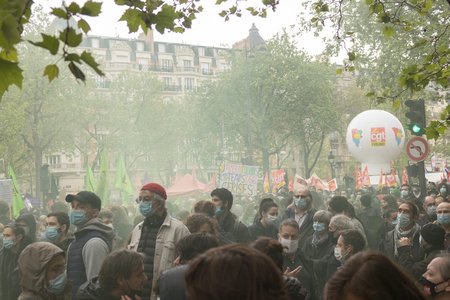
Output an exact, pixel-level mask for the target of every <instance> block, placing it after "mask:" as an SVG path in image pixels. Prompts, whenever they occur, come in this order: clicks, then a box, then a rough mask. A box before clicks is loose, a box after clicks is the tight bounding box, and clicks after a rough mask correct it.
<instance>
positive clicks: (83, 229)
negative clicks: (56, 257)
mask: <svg viewBox="0 0 450 300" xmlns="http://www.w3.org/2000/svg"><path fill="white" fill-rule="evenodd" d="M86 237H89V238H88V240H87V241H86V242H85V243H84V244H81V245H80V244H78V242H79V241H81V240H82V239H86ZM113 237H114V233H113V231H112V229H111V227H108V226H106V225H105V224H103V223H101V222H100V220H99V219H98V218H93V219H91V220H89V221H87V222H86V223H85V224H83V225H81V226H79V227H77V230H76V231H75V241H73V242H72V244H71V245H70V246H69V249H68V250H67V255H68V256H67V272H68V273H67V274H68V276H69V277H68V278H69V279H70V280H72V281H73V287H72V289H73V291H72V292H73V297H75V295H76V292H77V290H78V288H79V287H80V285H81V284H83V283H84V282H85V281H89V280H91V279H92V278H93V277H94V276H96V275H98V273H99V272H100V267H101V265H102V263H103V260H104V259H105V258H106V256H108V254H109V253H110V252H111V242H112V238H113ZM76 247H82V250H81V251H82V252H81V254H82V261H80V260H79V259H78V258H76V257H75V256H74V255H77V251H78V250H76V249H75V248H76ZM80 263H81V264H82V269H84V271H85V274H84V275H83V277H85V279H84V280H83V281H81V282H79V281H80V278H78V277H73V276H77V275H75V274H76V273H74V270H75V268H78V270H77V271H80V270H81V269H79V267H80V266H79V264H80Z"/></svg>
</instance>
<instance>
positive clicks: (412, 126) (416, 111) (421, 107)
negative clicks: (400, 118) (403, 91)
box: [405, 100, 426, 136]
mask: <svg viewBox="0 0 450 300" xmlns="http://www.w3.org/2000/svg"><path fill="white" fill-rule="evenodd" d="M405 105H406V106H408V107H409V111H408V112H407V113H406V114H405V116H406V117H407V118H408V119H409V124H408V128H409V130H410V131H411V134H412V135H417V136H421V135H423V134H424V133H425V127H426V121H425V102H424V101H423V100H407V101H406V102H405Z"/></svg>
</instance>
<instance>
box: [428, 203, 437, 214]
mask: <svg viewBox="0 0 450 300" xmlns="http://www.w3.org/2000/svg"><path fill="white" fill-rule="evenodd" d="M427 214H428V215H429V216H436V206H435V205H431V206H428V207H427Z"/></svg>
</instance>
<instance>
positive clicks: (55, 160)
mask: <svg viewBox="0 0 450 300" xmlns="http://www.w3.org/2000/svg"><path fill="white" fill-rule="evenodd" d="M60 163H61V156H60V155H51V156H50V157H49V158H48V164H49V165H51V166H53V165H59V164H60Z"/></svg>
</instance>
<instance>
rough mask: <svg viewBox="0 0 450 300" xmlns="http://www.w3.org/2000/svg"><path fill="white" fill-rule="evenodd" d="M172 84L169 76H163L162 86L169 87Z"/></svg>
mask: <svg viewBox="0 0 450 300" xmlns="http://www.w3.org/2000/svg"><path fill="white" fill-rule="evenodd" d="M171 85H172V78H170V77H164V86H165V87H169V86H171Z"/></svg>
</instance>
